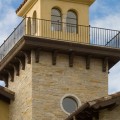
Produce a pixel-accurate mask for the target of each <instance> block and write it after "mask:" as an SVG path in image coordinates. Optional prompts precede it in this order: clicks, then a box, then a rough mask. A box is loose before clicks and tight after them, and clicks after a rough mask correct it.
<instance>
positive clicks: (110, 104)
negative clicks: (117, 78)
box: [65, 92, 120, 120]
mask: <svg viewBox="0 0 120 120" xmlns="http://www.w3.org/2000/svg"><path fill="white" fill-rule="evenodd" d="M119 105H120V92H119V93H116V94H113V95H109V96H106V97H102V98H100V99H96V100H93V101H89V102H86V103H85V104H83V105H82V106H81V107H80V108H79V109H78V110H77V111H75V112H74V113H72V114H71V115H70V116H68V118H66V119H65V120H74V118H76V120H89V119H92V118H93V117H95V118H96V119H97V118H99V112H100V111H101V110H104V109H108V110H114V109H115V108H116V107H117V106H119Z"/></svg>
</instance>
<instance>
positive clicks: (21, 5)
mask: <svg viewBox="0 0 120 120" xmlns="http://www.w3.org/2000/svg"><path fill="white" fill-rule="evenodd" d="M27 1H28V0H24V1H23V2H22V4H20V6H19V7H18V8H17V10H16V13H18V12H19V10H20V9H21V8H22V7H23V6H24V4H25V3H26V2H27Z"/></svg>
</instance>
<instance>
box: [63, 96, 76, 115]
mask: <svg viewBox="0 0 120 120" xmlns="http://www.w3.org/2000/svg"><path fill="white" fill-rule="evenodd" d="M62 107H63V109H64V110H65V112H67V113H69V114H70V113H72V112H74V111H75V110H77V109H78V102H77V100H76V99H75V98H74V97H65V98H64V99H63V101H62Z"/></svg>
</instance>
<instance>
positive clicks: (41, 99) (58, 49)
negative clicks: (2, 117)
mask: <svg viewBox="0 0 120 120" xmlns="http://www.w3.org/2000/svg"><path fill="white" fill-rule="evenodd" d="M93 2H94V0H24V1H23V3H22V4H21V5H20V7H19V8H18V9H17V11H16V12H17V15H18V16H21V17H23V21H22V22H21V23H20V24H19V25H18V27H17V28H16V29H15V30H14V31H13V33H12V34H11V35H10V37H9V38H8V39H7V40H6V41H5V42H4V43H3V45H2V46H1V47H0V51H1V53H2V55H1V62H0V78H1V79H2V80H4V81H5V83H6V87H8V89H10V90H12V91H14V92H15V100H14V101H11V103H10V106H9V120H63V119H65V118H66V117H67V116H68V115H69V114H71V113H72V112H74V111H75V110H76V109H78V107H79V106H81V104H83V103H85V102H86V101H90V100H93V99H97V98H100V97H103V96H106V95H107V94H108V70H109V69H110V68H111V67H112V66H113V65H115V64H116V63H117V62H118V61H119V59H120V58H119V56H120V50H119V47H120V45H119V42H118V39H117V38H118V37H117V36H118V35H119V31H114V30H108V29H102V28H96V27H90V26H89V6H90V5H91V4H92V3H93Z"/></svg>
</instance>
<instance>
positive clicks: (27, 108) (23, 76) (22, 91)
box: [8, 64, 32, 120]
mask: <svg viewBox="0 0 120 120" xmlns="http://www.w3.org/2000/svg"><path fill="white" fill-rule="evenodd" d="M8 88H9V89H10V90H12V91H14V92H15V101H11V104H10V106H9V120H32V65H30V64H26V69H25V70H21V71H20V76H15V79H14V82H10V81H9V87H8Z"/></svg>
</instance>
